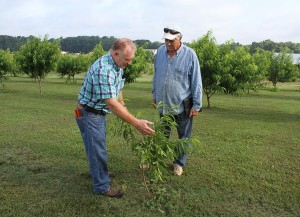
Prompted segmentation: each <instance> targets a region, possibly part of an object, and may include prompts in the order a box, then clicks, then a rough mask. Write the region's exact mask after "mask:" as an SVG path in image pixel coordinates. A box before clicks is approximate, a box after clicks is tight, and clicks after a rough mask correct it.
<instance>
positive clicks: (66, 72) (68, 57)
mask: <svg viewBox="0 0 300 217" xmlns="http://www.w3.org/2000/svg"><path fill="white" fill-rule="evenodd" d="M88 65H89V57H88V56H87V55H85V54H79V55H74V54H63V55H60V57H59V59H58V62H57V68H56V71H57V72H58V73H59V74H60V75H61V76H62V77H64V76H67V81H69V80H71V78H72V80H73V83H75V75H76V74H80V73H82V72H85V71H87V69H88Z"/></svg>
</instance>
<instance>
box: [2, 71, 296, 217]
mask: <svg viewBox="0 0 300 217" xmlns="http://www.w3.org/2000/svg"><path fill="white" fill-rule="evenodd" d="M81 82H82V75H81V76H79V77H78V78H77V83H76V84H72V83H66V82H65V80H64V79H59V78H57V77H56V76H55V75H53V74H52V75H49V76H48V78H46V79H45V81H44V82H43V94H42V95H40V94H39V89H38V84H37V83H35V82H34V81H33V80H32V79H29V78H25V77H23V78H13V77H12V78H10V79H9V80H8V81H6V82H5V88H1V89H0V91H1V92H0V101H1V103H0V109H1V110H0V111H1V119H0V132H1V134H0V216H166V215H167V216H300V202H299V201H300V175H299V174H300V89H299V87H300V83H299V82H293V83H283V84H280V85H279V86H278V87H279V89H280V91H278V92H272V91H270V89H268V88H267V89H264V90H259V91H258V92H251V93H250V95H244V96H228V95H223V94H216V95H214V96H213V97H212V98H211V100H212V101H211V103H212V107H213V108H212V109H210V110H208V109H204V111H203V112H202V113H201V114H200V115H199V116H198V117H197V118H195V119H194V128H193V137H194V138H197V139H199V140H200V144H198V145H197V146H193V147H192V148H191V153H190V155H189V158H188V163H187V165H186V167H185V168H184V174H183V176H181V177H177V176H174V175H172V174H171V173H170V174H169V173H165V178H166V182H165V183H163V184H162V187H164V188H165V189H166V190H167V195H165V197H162V198H164V199H165V201H161V203H162V204H161V206H159V202H156V203H155V202H154V203H153V196H151V195H149V194H148V193H147V190H146V188H145V186H144V185H143V179H142V175H141V171H140V169H139V168H138V162H139V161H138V158H137V157H136V156H135V155H134V153H133V152H132V151H131V147H130V145H128V144H126V143H125V141H124V140H123V138H122V136H114V137H113V136H112V135H111V134H108V138H107V140H108V144H107V148H108V153H109V169H110V170H111V171H114V172H115V173H116V177H115V178H113V179H112V186H113V187H122V189H123V190H124V192H125V195H124V197H123V198H122V199H112V198H107V197H103V196H98V195H94V194H93V191H92V181H91V179H90V178H88V177H86V176H84V175H83V173H86V172H87V171H88V164H87V159H86V154H85V150H84V146H83V143H82V140H81V136H80V132H79V130H78V128H77V125H76V122H75V119H74V116H73V109H74V107H75V105H76V100H77V93H78V91H79V89H80V86H81ZM124 96H125V98H127V99H129V100H130V101H128V102H127V107H128V109H129V110H130V111H131V112H132V113H133V114H138V113H140V115H141V117H142V118H144V119H148V120H153V121H154V120H156V119H157V116H158V114H157V111H156V110H155V109H154V108H153V107H152V105H151V101H152V99H151V77H149V76H146V77H143V78H140V79H138V81H137V82H136V83H133V84H129V85H126V87H125V89H124ZM203 101H204V106H205V105H206V101H205V98H204V100H203ZM107 117H108V124H109V123H111V118H113V115H108V116H107ZM172 136H173V138H175V137H176V133H173V135H172ZM162 196H163V193H162ZM151 202H152V203H151Z"/></svg>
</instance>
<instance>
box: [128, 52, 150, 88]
mask: <svg viewBox="0 0 300 217" xmlns="http://www.w3.org/2000/svg"><path fill="white" fill-rule="evenodd" d="M152 62H153V56H152V54H151V53H150V52H149V51H147V50H145V49H144V48H142V47H138V48H137V51H136V53H135V57H134V58H133V60H132V63H131V64H130V65H128V66H127V67H126V68H125V70H124V78H125V79H126V80H125V81H126V83H132V82H134V81H135V80H136V78H138V77H139V76H140V75H141V73H149V72H151V71H152V72H153V64H151V63H152Z"/></svg>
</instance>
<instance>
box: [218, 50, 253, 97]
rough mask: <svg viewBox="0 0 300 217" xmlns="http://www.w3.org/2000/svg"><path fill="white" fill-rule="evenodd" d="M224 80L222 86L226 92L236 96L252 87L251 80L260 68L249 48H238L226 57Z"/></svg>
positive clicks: (224, 61)
mask: <svg viewBox="0 0 300 217" xmlns="http://www.w3.org/2000/svg"><path fill="white" fill-rule="evenodd" d="M222 68H223V73H224V75H223V78H222V82H221V85H222V86H223V87H224V88H225V92H226V93H229V94H235V93H238V92H239V91H245V89H247V88H249V87H251V79H252V77H254V76H255V74H256V72H257V70H258V67H257V66H256V65H255V62H254V59H253V58H252V56H251V54H250V50H249V48H245V47H238V48H237V49H236V50H235V51H233V50H232V51H230V52H229V53H227V54H226V55H225V56H224V60H223V67H222Z"/></svg>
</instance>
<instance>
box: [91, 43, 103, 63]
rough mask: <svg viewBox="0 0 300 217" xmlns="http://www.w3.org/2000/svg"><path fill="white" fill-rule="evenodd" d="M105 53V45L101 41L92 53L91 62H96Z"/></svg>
mask: <svg viewBox="0 0 300 217" xmlns="http://www.w3.org/2000/svg"><path fill="white" fill-rule="evenodd" d="M105 53H107V52H106V51H105V50H104V49H103V47H102V44H101V43H99V44H97V45H96V46H95V48H94V49H93V51H92V52H91V53H90V63H91V64H92V63H94V62H95V61H96V60H97V59H98V58H100V57H101V56H103V55H104V54H105Z"/></svg>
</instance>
